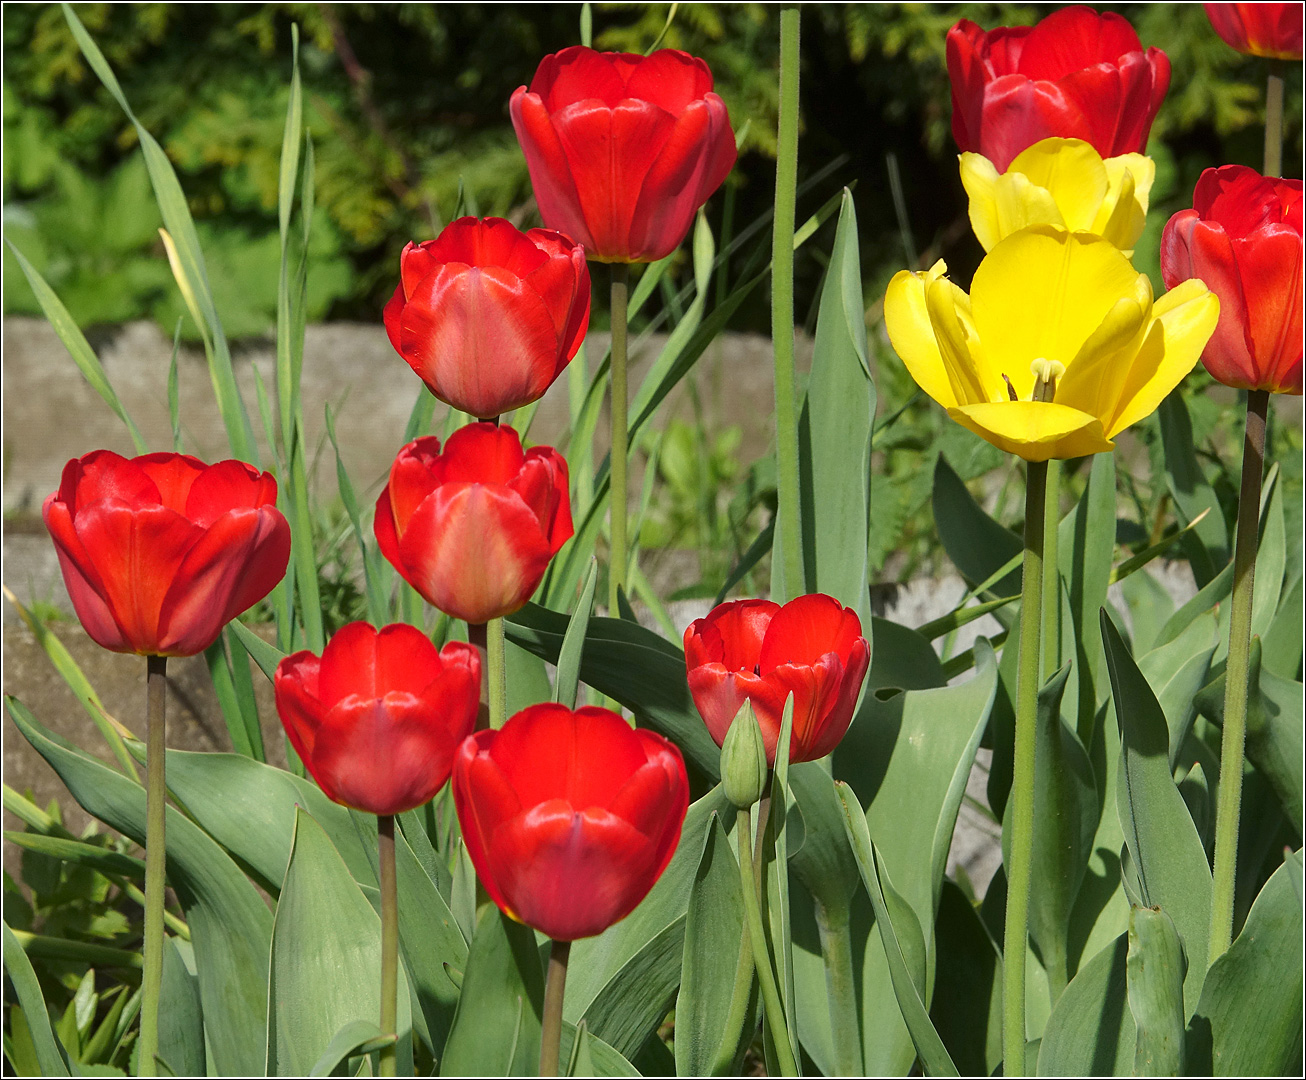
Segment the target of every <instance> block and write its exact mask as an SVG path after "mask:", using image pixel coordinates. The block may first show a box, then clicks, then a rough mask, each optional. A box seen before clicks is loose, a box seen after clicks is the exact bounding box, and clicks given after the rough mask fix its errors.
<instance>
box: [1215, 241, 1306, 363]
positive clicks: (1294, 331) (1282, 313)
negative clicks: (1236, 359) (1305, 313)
mask: <svg viewBox="0 0 1306 1080" xmlns="http://www.w3.org/2000/svg"><path fill="white" fill-rule="evenodd" d="M1232 247H1233V252H1234V258H1235V259H1236V260H1237V263H1238V275H1239V278H1240V280H1241V281H1242V287H1243V295H1244V297H1245V298H1246V301H1247V346H1248V349H1249V351H1250V352H1251V355H1252V357H1253V358H1254V361H1255V365H1256V385H1257V387H1258V388H1265V387H1266V385H1267V383H1271V382H1277V381H1278V380H1277V379H1276V378H1275V376H1276V375H1277V373H1278V372H1279V371H1281V370H1283V369H1284V368H1285V367H1287V366H1289V365H1291V364H1292V363H1293V362H1294V361H1297V362H1299V361H1300V360H1301V355H1302V238H1301V236H1300V235H1299V234H1298V233H1295V232H1293V230H1292V229H1290V228H1288V227H1287V226H1286V225H1267V226H1266V227H1265V228H1263V229H1261V230H1260V231H1259V232H1258V233H1257V234H1256V235H1254V236H1249V237H1248V238H1247V239H1245V240H1235V241H1234V242H1233V245H1232Z"/></svg>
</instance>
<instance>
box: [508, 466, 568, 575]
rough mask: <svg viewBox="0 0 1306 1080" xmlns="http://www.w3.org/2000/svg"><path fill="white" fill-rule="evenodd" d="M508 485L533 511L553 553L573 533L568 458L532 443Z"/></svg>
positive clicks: (554, 553)
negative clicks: (519, 468) (518, 469)
mask: <svg viewBox="0 0 1306 1080" xmlns="http://www.w3.org/2000/svg"><path fill="white" fill-rule="evenodd" d="M507 486H508V487H509V488H510V489H511V490H513V491H515V492H516V493H517V494H518V495H520V496H521V498H522V501H523V502H524V503H525V504H526V505H527V506H529V507H530V508H531V510H532V511H533V512H534V513H535V517H536V520H538V521H539V524H540V531H541V532H542V533H543V534H544V538H545V543H547V544H548V546H549V553H550V555H556V554H557V553H558V551H559V550H560V549H561V548H562V545H563V544H565V543H566V542H567V541H568V540H570V539H571V537H572V532H573V525H572V520H571V495H570V491H569V488H570V485H569V484H568V481H567V459H566V458H564V457H563V456H562V455H561V454H559V453H558V452H557V451H556V450H555V449H553V447H551V446H533V447H531V448H530V449H529V450H527V451H526V456H525V461H523V463H522V467H521V470H520V471H519V472H518V473H517V475H516V476H514V477H513V478H512V479H510V480H509V481H508V483H507Z"/></svg>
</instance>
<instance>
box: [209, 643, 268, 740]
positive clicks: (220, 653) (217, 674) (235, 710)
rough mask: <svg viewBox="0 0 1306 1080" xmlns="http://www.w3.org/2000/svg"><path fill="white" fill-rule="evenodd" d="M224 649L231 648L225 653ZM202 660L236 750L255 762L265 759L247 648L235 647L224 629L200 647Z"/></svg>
mask: <svg viewBox="0 0 1306 1080" xmlns="http://www.w3.org/2000/svg"><path fill="white" fill-rule="evenodd" d="M228 648H230V649H231V651H230V653H228V651H227V650H228ZM204 661H205V663H206V664H207V665H208V668H209V678H210V679H211V680H212V681H213V692H214V693H215V694H216V695H217V699H218V707H219V708H220V709H221V711H222V719H223V721H224V722H225V724H226V725H227V734H228V735H229V736H230V737H231V745H232V747H233V749H235V751H236V753H238V754H242V755H244V756H245V757H249V758H253V759H254V760H255V761H266V760H267V756H266V754H265V753H264V750H263V730H262V728H260V727H259V719H258V704H257V703H256V702H255V700H254V684H253V683H252V682H251V681H250V677H249V659H248V655H247V651H246V650H245V649H243V648H242V649H240V650H239V651H237V649H236V648H235V641H234V639H233V637H232V636H231V634H230V631H228V630H224V631H223V632H222V633H221V634H220V635H219V636H218V639H217V640H216V641H215V642H214V643H213V644H212V645H210V646H209V647H208V648H207V649H205V650H204Z"/></svg>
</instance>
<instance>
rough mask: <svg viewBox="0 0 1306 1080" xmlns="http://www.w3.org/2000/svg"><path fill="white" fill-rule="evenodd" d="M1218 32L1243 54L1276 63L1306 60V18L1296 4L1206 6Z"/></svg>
mask: <svg viewBox="0 0 1306 1080" xmlns="http://www.w3.org/2000/svg"><path fill="white" fill-rule="evenodd" d="M1202 6H1203V7H1204V8H1206V17H1207V18H1208V19H1210V20H1211V25H1212V26H1213V27H1214V28H1215V32H1216V33H1217V34H1219V35H1220V37H1222V38H1223V39H1224V41H1225V44H1227V45H1231V46H1233V48H1235V49H1237V50H1238V51H1239V52H1241V53H1247V54H1248V55H1250V56H1265V57H1269V58H1270V59H1274V60H1300V59H1301V58H1302V17H1303V13H1306V7H1304V6H1303V5H1302V4H1301V3H1295V4H1203V5H1202Z"/></svg>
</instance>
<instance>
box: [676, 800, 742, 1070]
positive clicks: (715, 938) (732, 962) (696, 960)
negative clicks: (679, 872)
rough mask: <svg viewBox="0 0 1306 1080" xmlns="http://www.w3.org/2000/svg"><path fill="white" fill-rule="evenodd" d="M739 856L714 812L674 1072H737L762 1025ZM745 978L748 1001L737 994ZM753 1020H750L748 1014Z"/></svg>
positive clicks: (690, 915)
mask: <svg viewBox="0 0 1306 1080" xmlns="http://www.w3.org/2000/svg"><path fill="white" fill-rule="evenodd" d="M743 930H744V900H743V896H742V894H741V893H740V889H739V863H738V862H737V861H736V860H735V856H734V854H733V853H732V852H731V850H730V840H729V838H728V837H727V836H726V831H725V829H724V828H723V827H722V825H721V820H720V819H719V818H718V817H717V816H716V815H715V814H713V815H712V820H711V825H710V826H709V827H708V830H707V845H706V847H705V848H704V849H703V857H702V859H701V860H700V861H699V864H698V873H697V874H696V875H695V878H694V885H693V888H692V889H691V890H690V893H689V908H688V911H687V913H686V916H685V944H684V955H683V957H682V959H681V968H680V992H679V994H678V996H677V997H676V1073H677V1074H678V1075H680V1076H718V1075H722V1074H723V1073H733V1072H734V1071H735V1065H736V1063H737V1059H738V1057H739V1051H740V1049H741V1047H740V1043H741V1041H744V1040H743V1036H744V1035H745V1034H748V1035H750V1036H751V1033H752V1031H753V1030H754V1028H755V1027H756V1023H757V1020H756V1017H757V1006H756V1001H755V999H756V996H757V995H756V992H755V991H754V989H753V987H754V979H753V956H752V947H751V945H743ZM743 980H747V981H746V983H745V984H744V988H743V991H742V994H743V997H742V1001H743V1007H742V1009H741V1010H737V1008H736V1006H737V1005H738V1003H737V1002H736V1001H735V1000H734V998H735V996H736V994H738V993H739V992H740V989H739V986H738V985H737V983H740V982H741V981H743ZM750 1020H751V1021H752V1023H751V1024H750V1023H749V1021H750Z"/></svg>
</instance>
